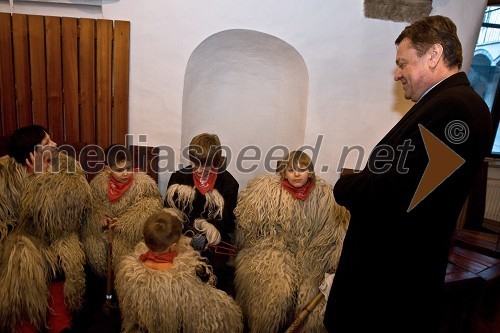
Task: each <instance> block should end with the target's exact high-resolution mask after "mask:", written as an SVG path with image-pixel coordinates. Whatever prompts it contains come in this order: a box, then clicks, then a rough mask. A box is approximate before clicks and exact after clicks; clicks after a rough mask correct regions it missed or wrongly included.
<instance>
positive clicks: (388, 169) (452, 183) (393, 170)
mask: <svg viewBox="0 0 500 333" xmlns="http://www.w3.org/2000/svg"><path fill="white" fill-rule="evenodd" d="M490 117H491V116H490V113H489V110H488V107H487V106H486V104H485V103H484V101H483V100H482V99H481V98H480V97H479V96H478V95H477V94H476V93H475V92H474V90H473V89H472V87H471V86H470V84H469V81H468V79H467V76H466V75H465V74H464V73H463V72H460V73H457V74H454V75H452V76H451V77H449V78H447V79H446V80H444V81H442V82H441V83H439V84H438V85H437V86H436V87H434V88H433V89H432V90H431V91H429V92H428V93H427V94H426V95H425V96H424V97H422V99H421V100H420V101H419V102H418V103H416V104H415V105H414V106H413V107H412V108H411V109H410V111H408V113H407V114H406V115H405V116H404V117H403V118H402V119H401V121H399V122H398V123H397V124H396V125H395V126H394V128H392V129H391V130H390V131H389V133H387V135H386V136H385V137H384V138H383V139H382V140H381V141H380V142H379V143H378V145H377V146H376V148H375V149H374V151H372V154H371V155H370V158H369V161H368V163H367V166H366V167H365V168H364V170H362V171H361V172H360V173H356V174H352V175H347V176H344V177H341V178H340V179H339V180H338V181H337V183H336V184H335V187H334V194H335V199H336V200H337V202H338V203H340V204H341V205H343V206H346V207H347V208H348V209H349V210H350V212H351V220H350V225H349V229H348V231H347V234H346V237H345V241H344V247H343V250H342V255H341V258H340V263H339V265H338V269H337V272H336V275H335V279H334V282H333V287H332V290H331V293H330V296H329V300H328V304H327V309H326V313H325V325H326V327H327V328H328V329H329V331H330V332H335V333H343V332H353V333H354V332H356V333H357V332H372V331H373V332H375V331H379V332H425V333H428V332H432V329H433V327H435V324H436V313H437V312H438V310H439V297H440V293H441V291H442V287H443V285H444V276H445V272H446V266H447V257H448V250H449V246H450V241H451V237H452V233H453V230H454V228H455V225H456V221H457V218H458V215H459V213H460V210H461V208H462V206H463V203H464V201H465V199H466V197H467V194H468V192H469V191H470V188H471V186H472V183H473V181H474V179H475V176H476V174H477V172H478V170H479V167H480V164H481V162H482V161H483V159H484V157H485V154H486V153H487V151H488V149H489V148H491V142H492V139H491V137H492V135H491V118H490ZM457 121H459V122H457ZM419 124H420V125H422V126H424V127H425V128H426V129H427V130H429V131H430V132H431V133H432V134H433V135H434V136H436V137H437V138H439V139H440V140H441V141H442V142H443V143H444V144H445V145H447V146H448V147H449V148H451V149H453V150H454V151H455V152H456V153H457V154H458V155H460V156H461V157H462V158H463V159H465V163H464V164H462V165H461V166H460V167H459V168H458V169H457V170H456V171H455V172H454V173H453V174H451V176H449V177H448V178H447V179H446V180H444V182H442V183H441V184H440V185H439V186H438V187H437V188H436V189H435V190H434V191H432V192H431V193H430V194H429V195H428V196H427V197H425V198H424V199H423V200H422V201H421V202H420V203H419V204H418V205H417V206H416V207H415V208H413V209H412V210H410V211H409V212H408V208H409V205H410V202H411V200H412V198H413V195H414V194H415V191H416V189H417V187H418V185H419V182H420V179H421V178H422V175H423V172H424V170H425V168H426V166H427V163H428V161H429V159H428V155H427V151H426V147H425V144H424V142H423V139H422V135H421V133H420V130H419V126H418V125H419ZM464 126H466V127H464ZM466 135H467V136H466ZM407 140H409V141H407ZM454 140H455V141H454ZM452 141H453V142H452ZM405 147H406V148H405ZM377 151H378V153H377ZM391 152H392V153H391ZM391 154H393V155H391ZM377 155H378V159H377ZM382 157H384V158H382ZM422 304H425V305H422Z"/></svg>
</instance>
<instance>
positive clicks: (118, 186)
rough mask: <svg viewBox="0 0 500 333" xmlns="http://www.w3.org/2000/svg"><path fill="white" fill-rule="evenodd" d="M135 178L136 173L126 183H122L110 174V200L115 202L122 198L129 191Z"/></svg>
mask: <svg viewBox="0 0 500 333" xmlns="http://www.w3.org/2000/svg"><path fill="white" fill-rule="evenodd" d="M133 180H134V173H132V175H131V176H130V178H129V179H128V181H127V182H126V183H120V182H119V181H117V180H116V179H114V178H113V176H111V175H109V185H108V200H109V201H111V202H115V201H116V200H118V199H120V198H121V196H122V195H123V193H125V192H127V190H128V189H129V187H130V185H132V181H133Z"/></svg>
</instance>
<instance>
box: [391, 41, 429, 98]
mask: <svg viewBox="0 0 500 333" xmlns="http://www.w3.org/2000/svg"><path fill="white" fill-rule="evenodd" d="M429 59H430V54H429V51H428V52H426V53H425V54H424V55H422V57H419V56H418V55H417V51H416V50H415V49H414V48H412V47H411V42H410V40H409V39H408V38H405V39H403V40H402V41H401V43H399V45H398V47H397V52H396V65H397V69H396V72H395V73H394V80H395V81H401V84H402V85H403V90H404V95H405V98H406V99H410V100H412V101H413V102H417V101H418V100H419V99H420V97H422V95H423V94H424V92H425V91H426V90H427V89H429V88H430V87H432V83H431V81H430V74H431V71H430V67H429V63H428V61H429Z"/></svg>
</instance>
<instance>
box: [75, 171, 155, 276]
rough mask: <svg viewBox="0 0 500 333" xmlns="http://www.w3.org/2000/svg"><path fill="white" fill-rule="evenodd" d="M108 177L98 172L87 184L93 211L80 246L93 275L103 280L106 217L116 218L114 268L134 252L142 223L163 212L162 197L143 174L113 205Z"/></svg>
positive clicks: (106, 174)
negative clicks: (82, 246) (125, 256)
mask: <svg viewBox="0 0 500 333" xmlns="http://www.w3.org/2000/svg"><path fill="white" fill-rule="evenodd" d="M109 177H111V176H110V175H109V174H108V173H106V172H105V171H102V172H100V173H99V174H98V175H97V176H95V177H94V179H92V181H91V182H90V187H91V188H92V195H93V205H94V210H93V213H92V215H91V216H90V218H89V220H88V222H87V224H86V225H85V227H84V228H83V233H82V237H83V244H84V248H85V253H86V255H87V261H88V263H89V265H90V267H91V268H92V269H93V270H94V272H95V273H96V274H97V275H98V276H101V277H105V276H106V262H107V260H106V258H107V257H106V255H107V231H106V230H104V229H103V228H102V224H101V223H102V221H103V220H105V219H106V217H107V216H108V217H116V218H118V222H117V224H116V226H115V228H114V229H113V252H112V253H113V266H116V263H118V261H119V258H120V257H121V256H123V255H125V254H128V253H130V252H132V251H133V250H134V246H135V245H136V244H137V243H138V242H139V241H141V240H142V237H143V236H142V229H143V227H144V222H146V219H147V218H148V217H149V216H150V215H151V214H153V213H155V212H157V211H158V210H160V209H162V208H163V202H162V197H161V193H160V191H159V189H158V186H157V185H156V183H155V181H154V180H153V178H151V177H150V176H148V175H146V174H144V173H135V174H134V180H133V181H132V185H131V186H130V188H129V189H128V190H127V191H126V192H125V193H124V194H123V195H122V196H121V197H120V199H118V200H117V201H115V202H110V201H109V200H108V196H107V195H108V184H109Z"/></svg>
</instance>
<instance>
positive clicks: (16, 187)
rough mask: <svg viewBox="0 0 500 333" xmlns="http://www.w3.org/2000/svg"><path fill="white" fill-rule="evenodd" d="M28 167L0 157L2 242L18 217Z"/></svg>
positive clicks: (0, 222) (0, 240)
mask: <svg viewBox="0 0 500 333" xmlns="http://www.w3.org/2000/svg"><path fill="white" fill-rule="evenodd" d="M26 175H27V172H26V167H24V166H23V165H22V164H19V163H17V162H16V160H14V159H13V158H11V157H9V156H4V157H2V158H0V244H1V242H2V240H3V239H4V238H5V237H6V236H7V233H8V231H9V229H13V228H14V226H15V225H16V221H17V218H18V212H19V205H20V202H21V192H22V189H23V187H24V179H25V178H26Z"/></svg>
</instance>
